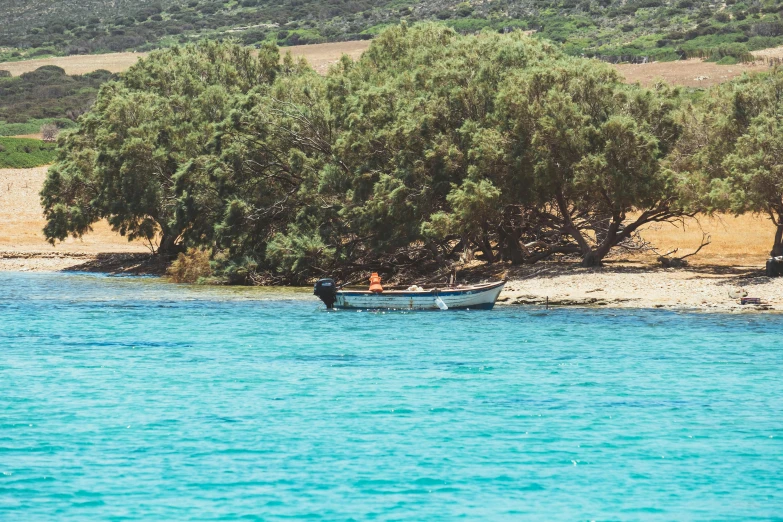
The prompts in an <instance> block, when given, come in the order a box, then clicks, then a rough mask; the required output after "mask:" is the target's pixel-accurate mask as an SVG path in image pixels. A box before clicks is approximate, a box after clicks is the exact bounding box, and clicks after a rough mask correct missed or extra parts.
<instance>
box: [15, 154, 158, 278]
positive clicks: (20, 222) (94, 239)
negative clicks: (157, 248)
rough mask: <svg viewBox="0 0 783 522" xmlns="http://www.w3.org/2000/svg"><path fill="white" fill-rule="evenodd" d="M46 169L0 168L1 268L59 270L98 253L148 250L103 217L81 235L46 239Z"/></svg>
mask: <svg viewBox="0 0 783 522" xmlns="http://www.w3.org/2000/svg"><path fill="white" fill-rule="evenodd" d="M47 169H48V167H38V168H34V169H0V270H2V269H5V270H60V269H63V268H67V267H70V266H74V265H79V264H83V263H85V262H87V261H90V260H92V259H94V258H95V257H96V256H98V255H99V254H107V253H110V254H121V253H122V254H124V253H149V249H148V248H147V247H146V246H145V245H144V244H143V243H141V242H138V241H136V242H133V243H129V242H128V241H127V239H126V238H124V237H121V236H120V235H119V234H117V233H116V232H113V231H112V230H111V228H110V227H109V225H108V223H106V222H103V221H102V222H99V223H96V224H95V227H94V230H93V232H91V233H90V234H87V235H86V236H84V237H83V238H82V239H74V238H68V239H67V240H66V241H64V242H63V243H60V244H58V245H57V246H52V245H50V244H49V243H47V242H46V240H45V239H44V235H43V232H42V230H43V227H44V224H45V220H44V217H43V211H42V209H41V202H40V199H39V196H38V193H39V192H40V191H41V187H42V186H43V182H44V179H45V177H46V171H47Z"/></svg>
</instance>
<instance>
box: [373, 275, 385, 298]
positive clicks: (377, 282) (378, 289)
mask: <svg viewBox="0 0 783 522" xmlns="http://www.w3.org/2000/svg"><path fill="white" fill-rule="evenodd" d="M370 292H373V293H376V294H380V293H382V292H383V287H382V286H381V276H379V275H378V272H373V273H372V275H371V276H370Z"/></svg>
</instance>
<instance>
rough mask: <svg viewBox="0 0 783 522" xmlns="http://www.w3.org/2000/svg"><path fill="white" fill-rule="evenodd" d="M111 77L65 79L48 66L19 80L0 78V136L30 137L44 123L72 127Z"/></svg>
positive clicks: (105, 74) (96, 74) (61, 72)
mask: <svg viewBox="0 0 783 522" xmlns="http://www.w3.org/2000/svg"><path fill="white" fill-rule="evenodd" d="M112 77H113V76H112V74H111V73H108V72H106V71H96V72H93V73H89V74H85V75H83V76H69V75H67V74H65V71H64V70H63V69H61V68H60V67H55V66H52V65H49V66H44V67H40V68H38V69H36V70H35V71H32V72H28V73H25V74H22V75H20V76H7V75H6V76H4V75H0V136H15V135H21V134H34V133H37V132H38V131H39V129H40V128H41V126H42V125H44V124H47V123H54V124H56V125H57V126H58V127H60V128H69V127H72V126H73V125H74V123H73V122H74V121H75V120H76V118H78V117H79V115H81V114H83V113H84V112H86V111H87V109H89V108H90V106H91V105H92V104H93V102H94V101H95V97H96V96H97V94H98V88H99V87H100V86H101V84H103V83H104V82H106V81H108V80H109V79H111V78H112Z"/></svg>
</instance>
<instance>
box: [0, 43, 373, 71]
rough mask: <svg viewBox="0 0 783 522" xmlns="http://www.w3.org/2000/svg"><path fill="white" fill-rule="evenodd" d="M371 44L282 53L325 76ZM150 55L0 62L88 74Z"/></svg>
mask: <svg viewBox="0 0 783 522" xmlns="http://www.w3.org/2000/svg"><path fill="white" fill-rule="evenodd" d="M369 45H370V42H369V41H366V40H361V41H355V42H335V43H325V44H315V45H296V46H293V47H281V48H280V51H281V53H285V52H289V51H290V52H291V54H292V55H294V56H295V57H298V56H304V57H305V58H306V59H307V61H309V62H310V64H311V65H312V66H313V68H315V70H317V71H318V72H320V73H322V74H323V73H325V72H326V71H327V69H328V68H329V65H331V64H333V63H335V62H336V61H338V60H339V59H340V57H341V56H342V55H343V54H347V55H348V56H351V57H353V58H358V57H359V56H361V54H362V53H363V52H364V51H365V50H366V49H367V47H369ZM146 55H147V54H146V53H112V54H88V55H78V56H59V57H55V58H40V59H36V60H25V61H21V62H0V70H6V71H11V74H12V75H13V76H19V75H20V74H22V73H26V72H30V71H34V70H36V69H37V68H39V67H43V66H44V65H56V66H58V67H62V68H63V69H64V70H65V72H66V73H68V74H86V73H89V72H93V71H97V70H98V69H105V70H107V71H111V72H113V73H118V72H122V71H124V70H126V69H128V68H129V67H130V66H131V65H133V64H135V63H136V62H137V61H138V60H139V59H140V58H143V57H144V56H146Z"/></svg>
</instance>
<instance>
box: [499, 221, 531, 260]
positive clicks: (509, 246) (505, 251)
mask: <svg viewBox="0 0 783 522" xmlns="http://www.w3.org/2000/svg"><path fill="white" fill-rule="evenodd" d="M498 234H499V235H500V244H501V253H502V257H501V260H505V261H511V264H512V265H521V264H522V262H523V261H524V259H525V254H524V252H522V247H520V246H519V239H520V238H519V231H518V230H517V229H515V228H511V230H510V231H509V232H506V230H505V229H504V228H503V227H500V228H499V229H498Z"/></svg>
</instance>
